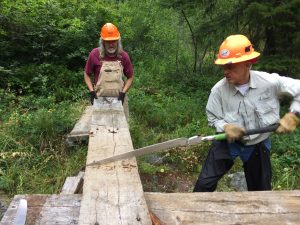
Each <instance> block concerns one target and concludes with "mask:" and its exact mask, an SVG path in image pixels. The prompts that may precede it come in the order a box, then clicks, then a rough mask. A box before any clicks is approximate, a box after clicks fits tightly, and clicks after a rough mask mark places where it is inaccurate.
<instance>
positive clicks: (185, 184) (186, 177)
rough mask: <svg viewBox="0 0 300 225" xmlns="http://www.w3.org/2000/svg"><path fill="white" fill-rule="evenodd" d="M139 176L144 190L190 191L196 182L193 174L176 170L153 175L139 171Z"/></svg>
mask: <svg viewBox="0 0 300 225" xmlns="http://www.w3.org/2000/svg"><path fill="white" fill-rule="evenodd" d="M140 177H141V181H142V184H143V189H144V191H145V192H167V193H174V192H181V193H183V192H192V191H193V188H194V185H195V183H196V177H195V176H193V175H192V174H188V173H186V174H182V172H178V171H172V172H168V173H156V174H154V175H150V174H145V173H140Z"/></svg>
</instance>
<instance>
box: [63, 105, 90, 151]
mask: <svg viewBox="0 0 300 225" xmlns="http://www.w3.org/2000/svg"><path fill="white" fill-rule="evenodd" d="M92 113H93V107H92V106H87V107H86V109H85V110H84V112H83V114H82V116H81V117H80V119H79V120H78V121H77V123H76V124H75V126H74V128H73V129H72V131H71V132H70V134H68V136H67V140H66V141H67V143H68V145H69V146H74V145H75V144H76V143H77V142H80V141H87V140H88V138H89V131H90V126H91V119H92Z"/></svg>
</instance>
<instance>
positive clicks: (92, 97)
mask: <svg viewBox="0 0 300 225" xmlns="http://www.w3.org/2000/svg"><path fill="white" fill-rule="evenodd" d="M90 98H91V104H92V105H93V104H94V99H98V97H97V94H96V92H95V91H91V92H90Z"/></svg>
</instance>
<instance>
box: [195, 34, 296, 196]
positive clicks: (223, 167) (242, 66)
mask: <svg viewBox="0 0 300 225" xmlns="http://www.w3.org/2000/svg"><path fill="white" fill-rule="evenodd" d="M259 56H260V53H258V52H256V51H255V50H254V48H253V45H252V43H251V42H250V40H249V39H248V38H247V37H246V36H244V35H240V34H238V35H230V36H229V37H227V38H226V39H225V40H224V41H223V43H222V44H221V46H220V48H219V53H218V57H217V59H216V60H215V64H216V65H219V66H220V67H221V68H222V69H223V71H224V78H223V79H222V80H220V81H219V82H218V83H217V84H215V85H214V87H213V88H212V90H211V93H210V96H209V99H208V102H207V105H206V113H207V117H208V123H209V125H210V126H212V127H214V128H215V129H216V131H217V132H225V134H226V138H227V140H224V141H214V142H213V144H212V146H211V148H210V151H209V153H208V156H207V158H206V161H205V163H204V165H203V167H202V170H201V172H200V175H199V177H198V180H197V182H196V185H195V187H194V192H209V191H214V190H215V189H216V187H217V183H218V181H219V180H220V179H221V178H222V177H223V175H225V174H226V173H227V172H228V171H229V170H230V168H231V167H232V166H233V164H234V160H235V159H236V158H237V157H238V156H239V157H240V158H241V160H242V162H243V168H244V173H245V178H246V183H247V187H248V190H249V191H263V190H271V188H272V187H271V178H272V171H271V162H270V149H271V142H270V139H269V136H270V132H269V133H262V134H253V135H245V131H246V130H252V129H256V128H262V127H267V126H270V125H273V124H276V123H278V124H279V125H278V128H277V129H276V132H277V133H291V132H293V131H294V130H295V129H296V127H297V126H298V125H299V123H300V118H299V117H300V80H297V79H292V78H289V77H284V76H280V75H278V74H276V73H272V74H270V73H267V72H261V71H255V70H252V69H251V67H252V65H253V64H254V63H256V61H257V59H258V57H259ZM283 93H288V94H290V95H291V96H293V98H294V99H293V101H292V103H291V106H290V112H288V113H286V114H285V115H284V116H283V118H281V119H280V115H279V111H280V104H279V96H280V95H281V94H283Z"/></svg>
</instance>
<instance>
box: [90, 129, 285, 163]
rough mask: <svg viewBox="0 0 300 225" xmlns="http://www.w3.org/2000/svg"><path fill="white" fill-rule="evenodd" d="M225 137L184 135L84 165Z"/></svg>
mask: <svg viewBox="0 0 300 225" xmlns="http://www.w3.org/2000/svg"><path fill="white" fill-rule="evenodd" d="M278 126H279V124H274V125H271V126H268V127H263V128H257V129H252V130H246V132H245V136H248V135H252V134H262V133H268V132H273V131H275V130H276V129H277V128H278ZM225 139H226V134H225V133H221V134H216V135H210V136H206V137H202V136H200V135H196V136H193V137H190V138H184V137H183V138H177V139H173V140H169V141H165V142H161V143H158V144H154V145H149V146H146V147H142V148H139V149H135V150H133V151H129V152H125V153H121V154H119V155H114V156H111V157H108V158H104V159H101V160H99V161H94V162H92V163H89V164H87V165H86V166H96V165H103V164H106V163H110V162H115V161H118V160H122V159H127V158H131V157H138V156H142V155H146V154H149V153H155V152H161V151H166V150H169V149H172V148H176V147H184V146H185V147H189V146H192V145H197V144H199V143H200V142H203V141H214V140H216V141H221V140H225Z"/></svg>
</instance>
